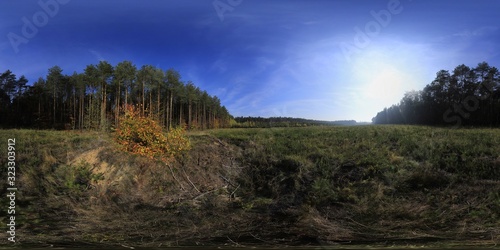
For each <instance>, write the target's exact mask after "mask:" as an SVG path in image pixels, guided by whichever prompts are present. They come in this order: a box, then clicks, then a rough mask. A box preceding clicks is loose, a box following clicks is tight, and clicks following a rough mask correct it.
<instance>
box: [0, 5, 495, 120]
mask: <svg viewBox="0 0 500 250" xmlns="http://www.w3.org/2000/svg"><path fill="white" fill-rule="evenodd" d="M216 7H217V8H216ZM498 10H500V1H495V0H489V1H486V0H479V1H462V0H453V1H451V0H450V1H445V0H443V1H424V0H421V1H418V0H399V1H398V0H373V1H361V0H359V1H347V0H342V1H336V0H325V1H319V0H289V1H285V0H215V1H214V0H144V1H122V0H106V1H102V0H39V1H28V0H17V1H11V0H9V1H1V2H0V71H2V72H3V71H5V70H7V69H10V70H12V71H13V72H14V73H15V74H17V75H18V76H20V75H23V74H24V75H25V76H26V77H27V78H28V79H29V81H30V83H33V82H34V81H36V79H37V78H38V77H40V76H42V77H45V76H46V74H47V69H48V68H50V67H52V66H54V65H59V66H60V67H62V68H63V70H64V71H63V73H66V74H72V73H73V72H74V71H77V72H82V70H83V69H84V68H85V66H86V65H88V64H97V63H98V62H99V60H107V61H108V62H110V63H111V64H113V65H116V64H117V63H118V62H120V61H123V60H131V61H132V62H134V63H135V64H136V65H137V66H138V67H140V66H142V65H143V64H151V65H154V66H157V67H160V68H163V69H168V68H175V69H177V70H178V71H179V72H180V73H181V75H182V77H183V80H184V81H188V80H191V81H193V82H194V83H195V84H196V85H197V86H199V87H200V88H201V89H204V90H207V91H208V92H209V93H210V94H212V95H217V96H218V97H219V98H220V99H221V102H222V104H223V105H225V106H226V107H227V108H228V110H229V112H230V113H231V114H232V115H234V116H263V117H269V116H292V117H303V118H310V119H321V120H344V119H355V120H357V121H370V120H371V118H372V117H373V116H375V115H376V113H377V112H378V111H380V110H382V109H383V108H384V107H386V106H390V105H392V104H396V103H398V102H399V100H400V99H401V98H402V96H403V95H404V93H405V92H406V91H410V90H420V89H422V88H423V87H424V86H425V85H426V84H428V83H430V82H431V81H432V80H433V79H434V77H435V74H436V72H437V71H439V70H441V69H447V70H452V69H453V68H454V67H456V66H458V65H459V64H462V63H463V64H466V65H468V66H471V67H474V66H476V65H477V64H478V63H479V62H482V61H487V62H488V63H490V65H492V66H496V67H500V29H499V28H500V26H499V24H500V15H498ZM26 22H28V23H29V24H26ZM31 25H32V26H31ZM30 27H31V28H33V27H34V28H36V32H35V31H34V30H33V29H30Z"/></svg>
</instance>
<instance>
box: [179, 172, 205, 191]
mask: <svg viewBox="0 0 500 250" xmlns="http://www.w3.org/2000/svg"><path fill="white" fill-rule="evenodd" d="M182 172H183V173H184V176H186V179H187V180H188V181H189V183H191V185H192V186H193V187H194V189H196V191H198V193H201V191H200V190H199V189H198V188H196V186H195V185H194V183H193V182H192V181H191V180H190V179H189V176H188V175H187V174H186V171H184V169H182Z"/></svg>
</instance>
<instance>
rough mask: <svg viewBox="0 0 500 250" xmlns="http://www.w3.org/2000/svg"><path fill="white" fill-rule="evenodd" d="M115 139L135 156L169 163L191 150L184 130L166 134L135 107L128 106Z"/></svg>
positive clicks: (177, 129) (175, 130)
mask: <svg viewBox="0 0 500 250" xmlns="http://www.w3.org/2000/svg"><path fill="white" fill-rule="evenodd" d="M118 124H119V126H118V128H117V129H116V132H115V139H116V141H117V142H118V144H120V145H121V147H122V148H123V149H124V150H125V151H128V152H131V153H133V154H137V155H141V156H145V157H148V158H151V159H159V160H162V161H167V160H169V159H171V158H172V157H174V156H176V155H178V154H180V153H182V152H184V151H187V150H189V149H190V148H191V145H190V143H189V139H188V138H187V137H186V132H185V130H184V129H183V128H176V129H172V130H171V131H169V132H168V133H167V135H166V136H165V134H164V133H163V130H162V128H161V126H160V125H159V124H158V123H157V122H156V121H155V120H153V119H151V118H149V117H146V116H143V115H141V114H140V112H139V110H138V109H137V108H135V107H134V106H126V107H125V114H124V115H123V116H122V117H120V119H119V123H118Z"/></svg>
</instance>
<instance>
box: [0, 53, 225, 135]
mask: <svg viewBox="0 0 500 250" xmlns="http://www.w3.org/2000/svg"><path fill="white" fill-rule="evenodd" d="M27 83H28V81H27V79H26V78H25V77H24V76H21V77H19V78H17V77H16V75H15V74H14V73H13V72H11V71H10V70H7V71H5V72H4V73H2V74H1V75H0V127H15V128H38V129H49V128H53V129H91V130H107V129H109V128H111V127H113V126H116V125H117V123H118V120H119V119H118V118H119V116H120V114H122V113H123V110H124V107H125V105H135V106H136V107H137V108H138V109H139V110H140V112H141V115H144V116H148V117H151V118H154V119H155V120H156V121H158V122H159V123H160V125H161V126H163V127H164V128H172V127H177V126H185V127H187V128H190V129H207V128H220V127H228V126H229V124H230V120H231V116H230V114H229V112H228V111H227V109H226V108H225V107H224V106H222V105H221V103H220V100H219V98H217V97H216V96H210V95H209V94H208V93H207V92H206V91H202V90H200V89H199V88H198V87H196V86H195V85H194V83H193V82H191V81H188V82H183V81H181V75H180V74H179V73H178V72H177V71H175V70H173V69H168V70H166V71H164V70H162V69H160V68H156V67H154V66H151V65H144V66H142V67H141V68H140V69H138V68H137V67H136V66H135V65H134V64H133V63H132V62H130V61H123V62H120V63H118V64H117V65H116V66H114V67H113V66H112V65H111V64H109V63H108V62H106V61H101V62H99V63H98V64H97V65H93V64H91V65H88V66H87V67H86V68H85V69H84V71H83V72H82V73H77V72H74V73H73V74H71V75H65V74H63V70H62V69H61V68H60V67H59V66H54V67H52V68H50V69H49V70H48V74H47V76H46V77H45V78H42V77H40V78H39V79H38V80H37V81H36V82H35V83H33V84H32V85H31V86H29V85H27Z"/></svg>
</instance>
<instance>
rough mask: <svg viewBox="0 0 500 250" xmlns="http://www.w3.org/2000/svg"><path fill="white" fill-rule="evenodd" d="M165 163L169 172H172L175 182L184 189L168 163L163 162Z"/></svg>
mask: <svg viewBox="0 0 500 250" xmlns="http://www.w3.org/2000/svg"><path fill="white" fill-rule="evenodd" d="M165 165H167V167H168V169H170V173H172V177H174V180H176V181H177V183H179V186H181V189H182V190H184V191H186V189H184V187H183V186H182V184H181V182H180V181H179V180H178V179H177V177H175V174H174V171H173V170H172V168H171V167H170V165H168V164H165Z"/></svg>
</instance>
